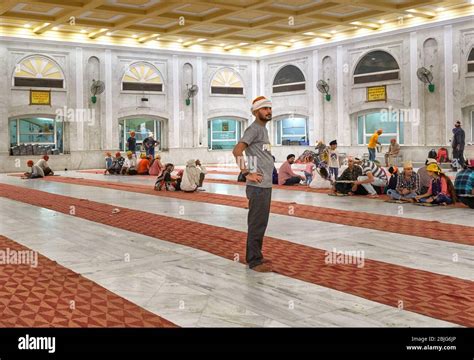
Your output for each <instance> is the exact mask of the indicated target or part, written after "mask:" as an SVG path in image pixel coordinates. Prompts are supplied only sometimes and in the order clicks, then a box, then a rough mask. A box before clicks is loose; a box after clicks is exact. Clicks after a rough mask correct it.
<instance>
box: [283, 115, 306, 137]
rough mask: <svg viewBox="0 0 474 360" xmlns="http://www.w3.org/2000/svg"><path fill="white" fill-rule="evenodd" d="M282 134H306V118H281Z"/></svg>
mask: <svg viewBox="0 0 474 360" xmlns="http://www.w3.org/2000/svg"><path fill="white" fill-rule="evenodd" d="M282 123H283V136H285V135H302V136H305V135H306V119H302V118H288V119H284V120H282Z"/></svg>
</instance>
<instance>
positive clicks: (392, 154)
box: [385, 138, 400, 167]
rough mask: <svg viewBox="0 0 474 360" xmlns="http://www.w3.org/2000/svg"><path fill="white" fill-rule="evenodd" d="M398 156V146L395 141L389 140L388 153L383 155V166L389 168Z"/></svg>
mask: <svg viewBox="0 0 474 360" xmlns="http://www.w3.org/2000/svg"><path fill="white" fill-rule="evenodd" d="M398 154H400V145H399V144H398V143H397V139H395V138H393V139H390V145H389V146H388V151H387V152H386V153H385V166H386V167H389V166H392V165H394V162H395V158H396V157H397V156H398Z"/></svg>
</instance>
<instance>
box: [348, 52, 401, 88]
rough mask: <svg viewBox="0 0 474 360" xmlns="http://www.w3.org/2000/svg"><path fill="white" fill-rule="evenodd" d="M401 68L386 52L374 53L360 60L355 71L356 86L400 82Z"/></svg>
mask: <svg viewBox="0 0 474 360" xmlns="http://www.w3.org/2000/svg"><path fill="white" fill-rule="evenodd" d="M399 76H400V67H399V66H398V63H397V61H396V60H395V58H394V57H393V56H392V55H390V54H389V53H387V52H385V51H380V50H377V51H372V52H370V53H368V54H367V55H365V56H364V57H363V58H362V59H360V61H359V63H358V64H357V66H356V68H355V71H354V84H365V83H371V82H377V81H387V80H398V79H399Z"/></svg>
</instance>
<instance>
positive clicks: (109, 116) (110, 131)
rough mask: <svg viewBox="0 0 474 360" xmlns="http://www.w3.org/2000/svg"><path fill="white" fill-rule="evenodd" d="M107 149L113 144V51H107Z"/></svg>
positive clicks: (105, 58)
mask: <svg viewBox="0 0 474 360" xmlns="http://www.w3.org/2000/svg"><path fill="white" fill-rule="evenodd" d="M104 60H105V61H104V64H105V83H106V84H107V86H106V87H105V148H106V149H112V148H113V147H114V142H113V129H114V126H113V96H112V86H111V85H112V84H113V82H112V50H110V49H108V50H105V57H104Z"/></svg>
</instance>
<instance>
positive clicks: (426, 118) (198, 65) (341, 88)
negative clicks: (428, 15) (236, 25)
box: [0, 20, 474, 172]
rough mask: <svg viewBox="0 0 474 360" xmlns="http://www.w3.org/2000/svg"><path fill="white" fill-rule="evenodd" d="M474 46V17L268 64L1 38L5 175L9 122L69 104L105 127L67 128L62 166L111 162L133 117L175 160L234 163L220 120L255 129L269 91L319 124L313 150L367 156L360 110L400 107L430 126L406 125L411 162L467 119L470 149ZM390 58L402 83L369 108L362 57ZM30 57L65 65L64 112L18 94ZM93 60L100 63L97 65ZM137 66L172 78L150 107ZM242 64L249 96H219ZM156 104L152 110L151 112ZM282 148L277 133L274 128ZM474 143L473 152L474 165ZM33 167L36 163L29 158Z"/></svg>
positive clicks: (0, 145)
mask: <svg viewBox="0 0 474 360" xmlns="http://www.w3.org/2000/svg"><path fill="white" fill-rule="evenodd" d="M472 47H474V25H473V23H472V21H467V20H466V21H452V22H450V23H449V22H448V23H443V24H439V25H436V26H432V27H426V26H425V27H419V28H417V27H414V28H410V29H406V30H403V31H401V30H399V31H397V32H394V33H387V34H382V35H378V36H372V37H365V38H360V39H356V40H352V41H340V42H336V43H332V44H326V45H318V46H314V47H312V48H307V49H302V50H294V51H291V52H288V53H284V54H279V55H270V56H264V57H260V58H257V57H243V56H239V57H237V56H230V55H229V56H211V55H208V54H185V53H170V52H165V51H160V50H159V49H157V50H156V51H152V50H149V49H148V50H142V49H133V51H131V50H130V49H127V48H118V47H113V48H103V47H102V48H99V47H93V46H85V45H83V44H81V45H77V44H70V45H68V46H65V45H59V44H57V43H54V42H42V43H39V42H33V41H26V40H22V41H17V39H8V38H2V40H0V172H5V171H15V170H18V168H17V167H15V159H13V158H12V157H10V156H8V150H9V136H8V119H9V118H11V117H14V116H18V115H31V114H44V115H54V114H55V111H56V109H57V108H62V107H63V106H67V107H73V108H75V107H83V108H94V109H95V110H96V119H95V123H94V125H92V126H91V125H88V124H83V123H82V124H78V123H68V124H67V126H66V129H65V149H66V150H67V151H68V152H70V154H68V155H62V156H59V157H55V162H56V163H57V165H58V167H60V168H64V167H68V168H71V169H72V168H87V167H96V166H102V161H103V153H104V152H105V151H106V150H112V151H113V150H116V149H118V146H119V132H118V123H119V119H121V118H124V117H127V116H137V115H150V116H154V117H157V118H159V119H162V120H163V121H164V127H163V144H162V145H163V148H164V155H165V157H166V158H167V160H168V161H173V162H175V163H177V164H182V163H184V162H185V161H186V159H187V158H189V157H200V158H202V159H203V160H204V161H206V162H218V161H222V159H224V158H226V159H230V158H231V157H230V156H229V153H230V152H229V151H209V150H208V149H207V143H208V139H207V123H208V120H209V119H211V118H213V117H218V116H232V117H236V118H238V119H239V120H241V121H242V122H243V124H244V126H246V125H248V124H249V123H251V122H252V121H253V119H252V117H251V116H250V112H249V108H250V103H251V100H252V99H253V98H254V97H255V96H257V95H266V96H271V97H272V100H273V103H274V109H273V114H274V116H275V117H277V116H280V115H285V114H291V113H293V114H295V115H304V116H307V117H308V124H309V132H310V134H309V137H310V141H311V143H312V144H313V143H314V142H315V141H317V140H319V139H323V140H325V141H330V140H332V139H335V138H337V139H338V142H339V144H340V148H341V151H344V152H348V153H354V154H361V153H364V152H366V150H365V147H364V146H358V145H357V124H356V119H357V114H358V113H359V114H360V113H361V112H365V111H370V110H374V109H380V108H385V107H387V106H392V107H393V108H402V109H412V108H415V109H416V108H419V109H420V110H421V112H420V113H421V118H420V123H419V125H418V124H417V125H415V124H413V123H406V124H405V133H404V137H405V146H404V147H403V149H404V151H405V154H406V156H407V157H409V158H412V159H414V160H417V161H420V160H422V159H423V158H424V157H425V156H426V154H427V152H428V150H429V149H430V148H431V147H439V146H441V145H449V141H450V137H451V129H452V124H453V122H454V121H456V120H461V121H462V122H463V124H464V128H465V130H466V134H467V135H468V138H467V141H471V139H470V134H471V129H470V120H469V118H470V112H471V111H472V110H474V74H473V73H471V74H467V65H466V61H467V56H468V54H469V51H470V49H471V48H472ZM379 49H381V50H385V51H388V52H390V53H391V54H392V55H393V56H394V57H395V59H396V60H397V61H398V63H399V66H400V69H401V79H400V80H392V81H387V82H385V83H384V84H385V85H387V93H388V100H387V102H370V103H368V102H366V101H365V97H366V85H354V84H353V78H352V73H353V71H354V68H355V66H356V64H357V62H358V60H359V59H360V58H361V56H363V55H364V54H365V53H367V52H369V51H372V50H379ZM30 54H43V55H46V56H49V57H51V58H53V59H54V60H55V61H56V62H57V63H58V64H59V65H60V66H61V68H62V70H63V71H64V74H65V78H66V79H65V84H66V86H65V89H56V90H53V91H52V105H51V106H50V107H49V106H30V105H28V104H29V90H28V89H15V88H13V87H12V74H13V70H14V67H15V64H16V63H17V62H18V60H19V59H21V58H22V57H24V56H26V55H30ZM91 57H93V60H91ZM136 61H147V62H150V63H152V64H153V65H155V66H156V67H157V68H158V69H159V71H160V72H161V74H162V77H163V79H164V92H163V93H162V94H156V93H154V94H153V93H148V94H145V96H146V97H148V99H149V101H148V103H146V105H145V104H143V103H142V102H141V101H140V99H141V97H142V96H143V95H144V94H143V93H133V92H127V91H122V90H121V79H122V76H123V73H124V71H125V69H126V67H127V66H128V65H129V64H130V63H132V62H136ZM185 64H190V65H191V67H192V73H191V75H190V76H191V77H192V82H193V84H196V85H198V86H199V87H200V91H199V93H198V95H197V96H196V97H195V98H194V99H193V102H192V105H191V106H186V105H185V102H184V100H185V84H184V82H187V81H188V80H187V79H185V75H184V74H185V73H184V65H185ZM287 64H293V65H296V66H298V67H299V68H300V69H301V70H302V72H303V73H304V75H305V77H306V90H305V91H301V92H297V93H292V94H274V95H272V94H271V87H272V82H273V78H274V76H275V74H276V72H277V71H278V69H280V68H281V67H282V66H284V65H287ZM430 65H433V66H434V67H433V72H434V75H435V79H434V82H435V85H436V91H435V93H433V94H431V93H429V92H428V90H427V87H426V86H425V85H424V84H422V83H421V82H419V81H418V80H417V79H416V69H417V68H418V67H420V66H426V67H429V66H430ZM222 67H229V68H232V69H234V70H236V71H238V73H239V74H240V76H241V78H242V81H243V83H244V94H243V95H241V96H236V95H234V96H215V95H211V93H210V81H211V78H212V76H213V75H214V74H215V72H216V71H217V70H218V69H220V68H222ZM95 76H98V77H99V78H100V79H101V80H102V81H105V83H106V90H105V92H104V93H103V94H102V95H100V96H99V99H98V101H97V103H96V104H95V105H94V104H91V102H90V94H89V87H90V81H91V78H92V77H95ZM319 79H324V80H326V81H328V83H329V84H330V87H331V90H330V93H331V101H330V102H328V101H326V100H324V98H323V95H322V94H320V93H319V92H318V91H317V90H316V82H317V80H319ZM144 105H145V106H144ZM269 130H270V133H271V139H272V142H274V143H275V140H276V139H275V136H276V134H275V131H276V126H274V124H271V125H270V128H269ZM306 148H308V147H287V146H274V147H273V152H274V153H275V155H276V158H277V160H280V161H281V160H283V159H284V158H285V157H286V154H288V153H290V152H293V153H296V154H300V153H301V152H303V151H304V150H305V149H306ZM473 148H474V147H468V148H467V153H468V155H470V156H473V157H474V149H473ZM21 160H22V161H21V169H23V168H24V164H23V163H24V162H25V161H23V160H26V159H21Z"/></svg>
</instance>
